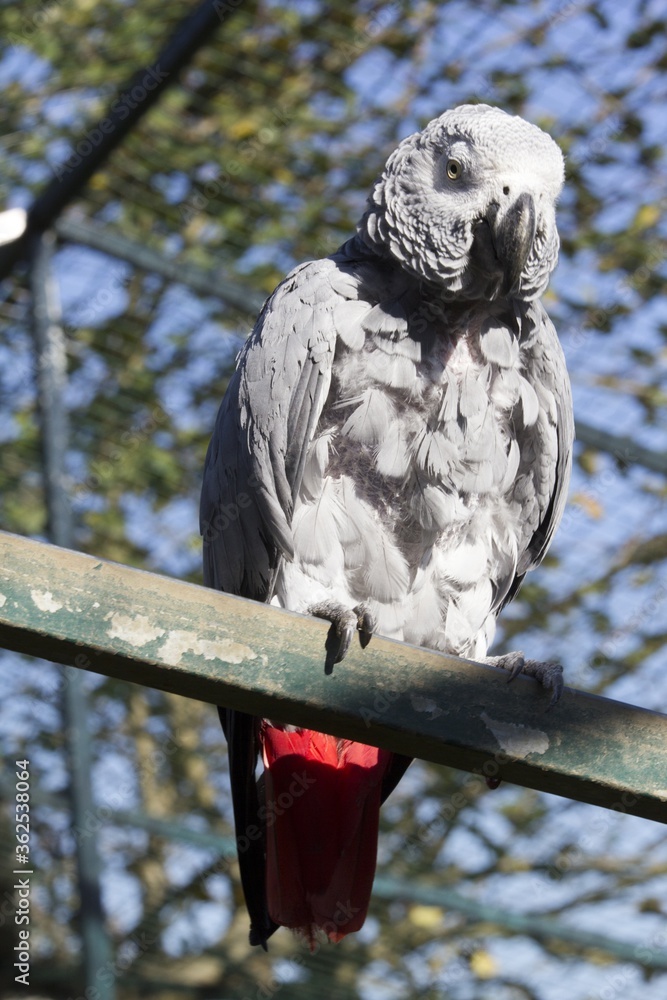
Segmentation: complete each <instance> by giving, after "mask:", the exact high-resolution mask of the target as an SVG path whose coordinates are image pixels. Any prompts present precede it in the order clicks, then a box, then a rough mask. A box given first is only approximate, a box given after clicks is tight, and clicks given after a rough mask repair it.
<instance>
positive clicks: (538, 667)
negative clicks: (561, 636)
mask: <svg viewBox="0 0 667 1000" xmlns="http://www.w3.org/2000/svg"><path fill="white" fill-rule="evenodd" d="M485 662H486V663H488V665H489V666H490V667H500V668H501V669H502V670H508V671H509V677H508V678H507V682H508V684H509V683H510V682H511V681H513V680H515V678H517V677H518V676H519V674H523V675H524V676H525V677H534V678H535V680H536V681H539V683H540V684H541V685H542V687H543V688H544V690H545V691H547V692H548V693H550V694H551V698H550V700H549V704H548V705H547V707H546V711H547V712H548V711H549V709H551V708H553V707H554V705H555V704H556V702H557V701H558V699H559V698H560V696H561V695H562V693H563V687H564V685H563V668H562V666H561V665H560V663H554V662H553V661H548V662H543V661H542V660H527V659H526V658H525V656H524V655H523V653H521V652H515V653H506V654H505V655H504V656H487V658H486V660H485Z"/></svg>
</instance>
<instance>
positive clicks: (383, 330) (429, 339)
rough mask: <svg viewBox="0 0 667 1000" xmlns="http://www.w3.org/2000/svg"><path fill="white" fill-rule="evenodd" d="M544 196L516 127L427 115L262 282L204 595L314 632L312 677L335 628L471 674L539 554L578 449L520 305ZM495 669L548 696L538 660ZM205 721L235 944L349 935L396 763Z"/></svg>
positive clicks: (360, 918)
mask: <svg viewBox="0 0 667 1000" xmlns="http://www.w3.org/2000/svg"><path fill="white" fill-rule="evenodd" d="M563 177H564V170H563V157H562V154H561V152H560V150H559V149H558V147H557V145H556V144H555V142H554V141H553V140H552V139H551V138H550V137H549V136H548V135H546V134H545V133H544V132H542V131H541V130H540V129H539V128H537V127H536V126H535V125H531V124H529V123H528V122H526V121H524V120H523V119H521V118H517V117H512V116H510V115H508V114H505V112H503V111H501V110H500V109H498V108H492V107H489V106H487V105H483V104H480V105H474V106H473V105H464V106H462V107H458V108H454V109H453V110H451V111H446V112H445V113H444V114H442V115H441V116H440V117H439V118H436V119H434V120H433V121H432V122H430V123H429V124H428V125H427V126H426V127H425V128H424V129H423V130H422V131H421V132H416V133H415V134H414V135H410V136H408V137H407V138H406V139H404V140H403V141H402V142H401V143H400V144H399V145H398V146H397V148H396V149H395V150H394V152H393V153H392V154H391V155H390V157H389V159H388V160H387V162H386V164H385V167H384V169H383V171H382V173H381V175H380V177H379V178H378V179H377V181H376V183H375V185H374V186H373V188H372V190H371V193H370V196H369V198H368V203H367V208H366V212H365V213H364V215H363V217H362V218H361V220H360V221H359V224H358V226H357V232H356V235H354V236H353V237H352V238H351V239H349V240H348V241H347V242H346V243H344V244H343V246H341V247H340V248H339V249H338V250H337V251H336V252H335V253H333V254H331V256H329V257H327V258H325V259H323V260H316V261H309V262H307V263H305V264H301V265H300V266H299V267H297V268H295V269H294V270H293V271H292V272H291V273H290V274H289V275H288V276H287V277H286V278H285V280H284V281H283V282H281V284H280V285H278V287H277V288H276V290H275V291H274V293H273V294H272V295H271V296H270V298H269V299H268V300H267V302H266V304H265V305H264V308H263V309H262V312H261V313H260V315H259V318H258V319H257V322H256V324H255V327H254V329H253V331H252V333H251V334H250V337H249V338H248V340H247V341H246V344H245V346H244V348H243V350H242V351H241V353H240V355H239V359H238V364H237V368H236V372H235V374H234V375H233V377H232V379H231V380H230V383H229V386H228V389H227V393H226V395H225V398H224V399H223V401H222V404H221V406H220V410H219V413H218V417H217V421H216V426H215V430H214V432H213V436H212V439H211V443H210V446H209V450H208V454H207V458H206V468H205V472H204V482H203V488H202V498H201V527H202V534H203V536H204V580H205V582H206V584H207V585H208V586H210V587H215V588H217V589H219V590H224V591H227V592H228V593H231V594H239V595H241V596H244V597H248V598H252V599H253V600H256V601H270V602H272V603H274V604H278V605H279V606H280V607H283V608H286V609H288V610H290V611H297V612H302V613H308V612H310V613H311V614H314V615H317V616H319V617H323V618H325V619H326V620H327V621H329V622H331V628H330V630H329V634H328V636H327V640H326V661H325V671H326V672H327V673H331V672H332V671H333V667H334V664H335V663H337V662H340V660H341V659H342V658H343V657H344V656H345V654H346V652H347V650H348V649H349V646H350V643H351V642H352V639H353V637H354V633H355V632H358V633H359V641H360V643H361V645H362V647H365V646H367V645H368V643H369V641H370V638H371V636H372V634H373V633H374V632H375V631H377V633H378V635H382V636H386V637H388V638H391V639H397V640H401V641H403V642H406V643H411V644H413V645H418V646H423V647H429V648H431V649H435V650H440V651H442V652H444V653H449V654H453V655H456V656H460V657H464V658H468V659H473V660H477V661H484V660H485V658H486V656H487V651H488V648H489V646H490V645H491V642H492V640H493V635H494V629H495V623H496V619H497V616H498V614H499V613H500V612H501V611H502V609H503V608H504V607H505V605H506V604H507V603H508V602H509V601H511V600H512V598H513V597H514V596H515V595H516V593H517V591H518V590H519V588H520V586H521V583H522V581H523V579H524V577H525V575H526V573H527V572H529V571H530V570H531V569H533V568H534V567H535V566H537V565H539V563H540V562H541V561H542V559H543V557H544V554H545V552H546V551H547V549H548V547H549V544H550V542H551V539H552V537H553V534H554V532H555V530H556V528H557V526H558V523H559V522H560V519H561V516H562V513H563V508H564V506H565V500H566V496H567V489H568V483H569V478H570V468H571V460H572V455H571V452H572V441H573V436H574V420H573V415H572V400H571V393H570V384H569V380H568V376H567V371H566V368H565V361H564V358H563V352H562V350H561V347H560V344H559V341H558V336H557V334H556V331H555V329H554V327H553V325H552V323H551V321H550V320H549V317H548V316H547V314H546V312H545V310H544V307H543V306H542V304H541V301H540V296H541V295H542V293H543V292H544V291H545V289H546V287H547V284H548V281H549V277H550V275H551V272H552V271H553V269H554V267H555V266H556V261H557V257H558V246H559V242H558V232H557V229H556V221H555V206H556V201H557V198H558V195H559V193H560V190H561V187H562V184H563ZM230 506H233V508H234V509H235V510H238V517H237V518H235V519H234V520H233V521H230V519H229V518H228V517H225V516H224V512H225V511H227V510H229V509H230ZM366 655H368V656H373V649H372V647H371V649H370V651H369V652H368V654H366ZM502 660H504V661H505V662H504V663H503V662H501V661H502ZM487 662H493V661H488V660H487ZM496 665H499V666H504V667H505V669H507V670H509V671H510V679H511V677H513V676H515V675H516V674H517V673H519V672H521V673H524V674H528V675H530V676H532V677H534V678H535V679H536V680H538V681H539V682H540V683H541V684H542V686H543V687H544V689H545V690H546V691H547V692H548V693H550V695H551V704H555V703H556V701H557V700H558V697H559V695H560V692H561V690H562V683H563V681H562V671H561V670H560V668H559V667H558V666H557V665H554V664H540V663H539V662H538V661H535V660H526V659H525V658H524V657H523V655H522V654H514V656H512V655H510V656H509V657H508V656H505V657H504V658H502V657H501V658H499V659H497V660H496ZM268 669H270V667H269V668H268ZM337 683H339V684H344V683H345V678H344V677H341V678H339V679H337ZM220 717H221V721H222V725H223V729H224V732H225V736H226V738H227V743H228V748H229V770H230V778H231V786H232V801H233V805H234V818H235V823H236V829H237V834H238V836H239V838H241V837H242V836H244V831H253V833H255V832H256V833H257V836H256V837H254V838H253V837H250V836H249V835H248V836H246V837H245V840H247V841H248V847H247V850H243V851H239V866H240V872H241V881H242V885H243V891H244V894H245V899H246V904H247V907H248V912H249V914H250V922H251V927H252V932H251V941H252V943H253V944H260V945H262V947H265V946H266V942H267V940H268V938H269V937H270V936H271V934H272V933H273V932H274V931H275V930H276V929H277V927H278V926H281V925H282V926H285V927H289V928H292V929H294V930H295V931H297V932H299V933H300V934H302V935H303V936H305V938H306V939H307V940H309V941H311V943H312V942H314V941H315V940H316V939H317V937H318V936H319V935H321V934H322V933H324V934H326V935H327V937H328V938H329V939H330V940H331V941H339V940H340V939H341V938H342V937H344V936H345V935H346V934H349V933H350V932H351V931H355V930H359V928H360V927H361V926H362V924H363V922H364V919H365V917H366V913H367V910H368V905H369V901H370V895H371V887H372V884H373V876H374V872H375V863H376V854H377V836H378V822H379V810H380V806H381V804H382V803H383V802H384V801H385V799H386V798H387V796H388V795H389V794H390V793H391V791H392V790H393V789H394V788H395V786H396V784H397V783H398V781H399V780H400V779H401V777H402V776H403V774H404V772H405V770H406V768H407V767H408V765H409V764H410V758H409V757H407V756H404V755H402V754H398V753H390V752H389V751H385V750H379V749H376V748H374V747H370V746H367V745H365V744H363V743H358V742H354V741H352V740H348V739H338V738H336V737H334V736H329V735H327V734H325V733H320V732H315V731H313V730H309V729H303V728H299V727H296V726H287V725H284V724H282V723H281V722H280V721H279V720H274V719H266V718H261V719H260V718H255V717H253V716H250V715H247V714H245V713H243V712H240V711H234V710H231V709H228V708H223V709H221V710H220ZM260 756H261V759H262V761H263V764H264V776H263V781H261V780H260V782H259V783H258V782H257V780H256V776H255V770H256V766H257V762H258V759H259V758H260ZM297 773H298V774H299V775H300V777H301V779H302V780H303V782H304V784H303V794H299V795H298V796H295V795H293V794H292V793H291V792H290V788H291V787H292V785H291V783H293V781H294V775H295V774H297ZM287 803H289V806H288V805H287Z"/></svg>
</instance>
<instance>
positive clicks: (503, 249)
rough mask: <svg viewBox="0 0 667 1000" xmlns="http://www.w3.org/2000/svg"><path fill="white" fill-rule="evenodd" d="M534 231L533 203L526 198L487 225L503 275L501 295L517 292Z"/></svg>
mask: <svg viewBox="0 0 667 1000" xmlns="http://www.w3.org/2000/svg"><path fill="white" fill-rule="evenodd" d="M535 228H536V218H535V202H534V201H533V198H532V196H531V195H529V194H522V195H520V197H519V198H517V200H516V201H515V202H514V204H513V205H511V206H510V208H509V209H508V210H507V211H506V212H504V213H501V212H498V213H497V215H496V216H495V218H494V219H493V221H492V223H491V231H492V234H493V245H494V248H495V251H496V256H497V257H498V260H499V261H500V264H501V266H502V269H503V274H504V280H503V286H502V290H501V292H502V294H503V295H515V294H516V293H517V292H518V291H519V290H520V288H521V274H522V272H523V269H524V267H525V266H526V261H527V260H528V255H529V254H530V251H531V248H532V246H533V240H534V239H535Z"/></svg>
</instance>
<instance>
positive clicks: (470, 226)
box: [359, 104, 564, 301]
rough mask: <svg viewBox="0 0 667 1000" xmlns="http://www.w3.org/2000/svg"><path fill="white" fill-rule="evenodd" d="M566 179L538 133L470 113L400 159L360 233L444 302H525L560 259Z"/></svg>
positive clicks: (417, 138) (468, 108)
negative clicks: (560, 207) (559, 215)
mask: <svg viewBox="0 0 667 1000" xmlns="http://www.w3.org/2000/svg"><path fill="white" fill-rule="evenodd" d="M563 175H564V169H563V156H562V153H561V151H560V149H559V148H558V146H557V145H556V143H555V142H554V141H553V139H551V138H550V136H548V135H547V134H546V133H545V132H543V131H542V130H541V129H539V128H538V127H537V126H536V125H531V124H530V123H529V122H527V121H524V119H523V118H518V117H514V116H512V115H508V114H507V113H506V112H504V111H501V110H500V109H499V108H492V107H489V106H488V105H486V104H476V105H471V104H464V105H462V106H461V107H458V108H454V109H453V110H451V111H446V112H445V113H444V114H443V115H441V116H440V117H439V118H435V119H434V120H433V121H432V122H429V124H428V125H427V126H426V128H424V129H423V130H422V131H421V132H415V133H414V134H413V135H411V136H408V138H407V139H404V140H403V141H402V142H401V143H400V145H399V146H398V147H397V148H396V149H395V150H394V152H393V153H392V154H391V156H390V157H389V159H388V160H387V164H386V166H385V168H384V171H383V173H382V176H381V177H380V179H379V180H378V181H377V183H376V184H375V187H374V189H373V192H372V194H371V196H370V198H369V200H368V209H367V211H366V213H365V215H364V217H363V219H362V220H361V222H360V223H359V232H360V235H361V236H362V237H363V238H364V239H365V240H366V241H368V242H370V243H372V244H373V245H374V246H375V247H376V249H383V251H384V252H389V253H390V254H391V255H392V256H394V257H396V258H397V259H398V260H400V261H401V263H402V264H403V266H404V267H406V268H407V269H408V270H410V271H412V272H413V273H414V274H415V275H417V276H418V277H420V278H425V279H427V280H428V281H432V282H435V283H437V284H438V285H439V286H440V288H441V289H442V292H443V293H444V295H445V296H446V297H447V298H463V299H487V300H491V299H496V298H498V297H500V296H511V297H514V298H517V299H522V300H525V301H528V300H530V299H535V298H537V297H538V296H540V295H541V294H542V292H543V291H544V289H545V288H546V286H547V283H548V281H549V275H550V274H551V272H552V271H553V269H554V267H555V266H556V262H557V259H558V247H559V240H558V231H557V229H556V213H555V206H556V200H557V198H558V195H559V193H560V190H561V188H562V185H563Z"/></svg>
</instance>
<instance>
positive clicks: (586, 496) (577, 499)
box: [572, 493, 604, 521]
mask: <svg viewBox="0 0 667 1000" xmlns="http://www.w3.org/2000/svg"><path fill="white" fill-rule="evenodd" d="M572 502H573V503H576V505H577V506H578V507H581V509H582V510H583V511H584V512H585V513H586V514H588V516H589V517H592V518H593V519H594V520H596V521H599V520H600V518H601V517H603V516H604V507H603V506H602V504H601V503H600V501H599V500H598V499H597V497H594V496H591V495H590V493H575V495H574V496H573V497H572Z"/></svg>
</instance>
